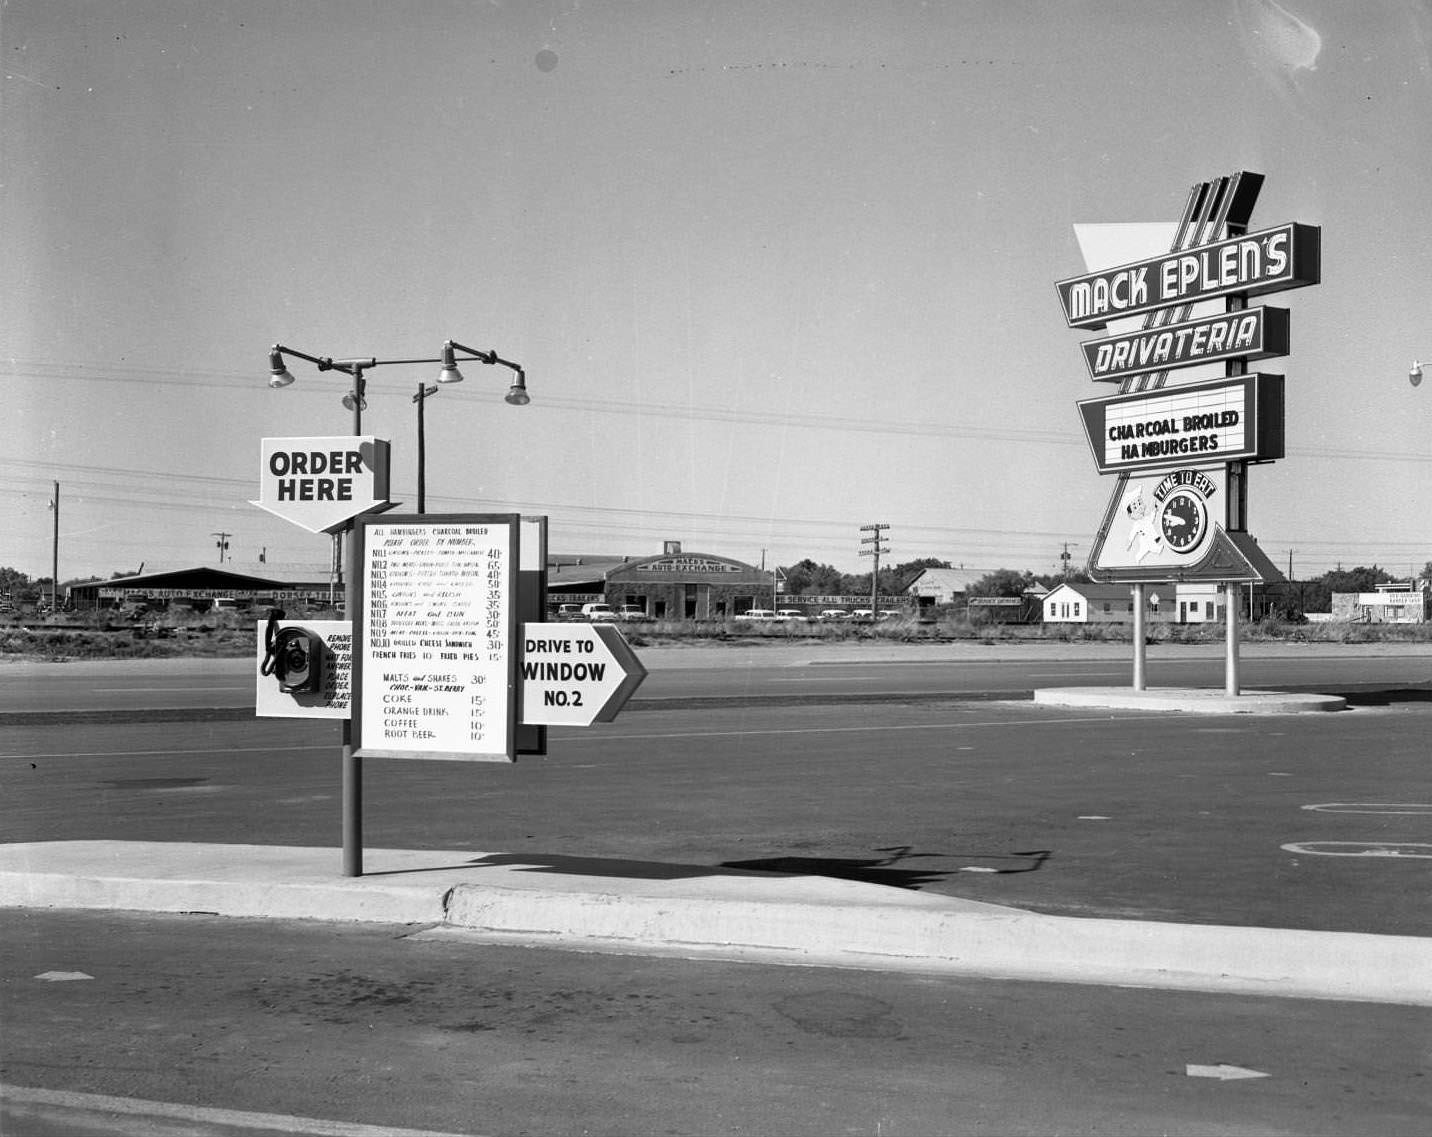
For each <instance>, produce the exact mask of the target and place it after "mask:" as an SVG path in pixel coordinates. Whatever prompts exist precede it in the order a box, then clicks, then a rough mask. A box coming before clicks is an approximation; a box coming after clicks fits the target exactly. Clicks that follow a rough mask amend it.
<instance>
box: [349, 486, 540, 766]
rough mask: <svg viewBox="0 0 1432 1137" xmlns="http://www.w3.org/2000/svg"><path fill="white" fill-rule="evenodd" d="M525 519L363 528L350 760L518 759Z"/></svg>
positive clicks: (397, 522) (391, 520) (388, 521)
mask: <svg viewBox="0 0 1432 1137" xmlns="http://www.w3.org/2000/svg"><path fill="white" fill-rule="evenodd" d="M520 521H521V519H520V517H519V516H518V515H517V514H483V515H474V514H423V515H417V516H401V517H395V516H392V515H387V516H370V517H362V518H359V519H358V522H357V530H356V533H357V544H358V550H357V562H356V564H355V566H354V569H353V571H355V572H356V573H357V574H358V586H359V603H358V611H357V612H356V613H354V617H355V623H354V662H355V664H356V667H355V674H354V704H355V705H354V716H353V748H354V753H355V754H356V755H359V756H366V757H379V758H450V759H466V760H475V761H513V760H514V759H515V754H516V751H515V735H516V726H517V692H516V690H515V681H514V677H515V675H516V657H515V655H514V652H516V651H517V649H518V647H519V644H518V642H517V635H518V622H517V611H516V605H515V603H514V600H513V598H514V596H515V595H516V588H515V585H516V576H517V567H518V565H517V560H518V549H519V536H518V532H519V530H518V526H519V524H520Z"/></svg>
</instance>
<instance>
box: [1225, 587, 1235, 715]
mask: <svg viewBox="0 0 1432 1137" xmlns="http://www.w3.org/2000/svg"><path fill="white" fill-rule="evenodd" d="M1238 593H1239V589H1238V585H1237V584H1235V583H1234V582H1233V581H1231V580H1230V581H1228V582H1226V583H1225V584H1224V585H1223V611H1224V623H1225V625H1226V626H1227V629H1228V637H1227V645H1226V650H1225V652H1224V661H1223V693H1224V694H1225V695H1237V694H1238V693H1239V690H1238Z"/></svg>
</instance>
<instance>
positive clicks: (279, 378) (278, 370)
mask: <svg viewBox="0 0 1432 1137" xmlns="http://www.w3.org/2000/svg"><path fill="white" fill-rule="evenodd" d="M1414 366H1415V364H1414ZM292 382H293V374H292V373H291V372H290V371H289V369H288V368H287V367H286V366H285V365H284V362H283V351H282V350H281V349H280V348H279V346H278V345H277V344H275V345H274V347H273V350H272V351H270V352H269V386H270V387H287V386H288V385H289V384H290V383H292Z"/></svg>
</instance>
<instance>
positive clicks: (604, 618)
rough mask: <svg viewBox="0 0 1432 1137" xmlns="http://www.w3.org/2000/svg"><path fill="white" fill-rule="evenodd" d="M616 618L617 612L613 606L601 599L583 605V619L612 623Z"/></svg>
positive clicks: (597, 622) (594, 622) (598, 622)
mask: <svg viewBox="0 0 1432 1137" xmlns="http://www.w3.org/2000/svg"><path fill="white" fill-rule="evenodd" d="M616 618H617V614H616V612H615V611H614V610H613V609H612V606H611V605H610V604H606V603H603V602H602V601H600V600H598V601H596V602H594V603H591V604H583V605H582V619H584V620H590V621H591V622H592V623H593V624H611V623H614V622H615V621H616Z"/></svg>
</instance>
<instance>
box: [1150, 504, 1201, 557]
mask: <svg viewBox="0 0 1432 1137" xmlns="http://www.w3.org/2000/svg"><path fill="white" fill-rule="evenodd" d="M1159 528H1160V529H1161V530H1162V531H1163V539H1164V543H1165V544H1166V545H1168V547H1169V548H1170V549H1172V550H1173V551H1174V552H1176V553H1186V552H1187V551H1188V550H1189V549H1191V548H1193V547H1194V546H1195V545H1197V544H1198V541H1199V538H1201V537H1202V536H1203V531H1204V530H1205V529H1207V528H1208V510H1207V509H1206V508H1205V507H1204V504H1203V499H1202V498H1200V497H1199V496H1198V495H1197V494H1196V493H1194V492H1193V491H1192V490H1189V489H1178V490H1174V491H1173V492H1172V493H1171V494H1169V495H1168V498H1167V500H1165V501H1164V503H1163V509H1162V510H1161V511H1160V512H1159Z"/></svg>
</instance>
